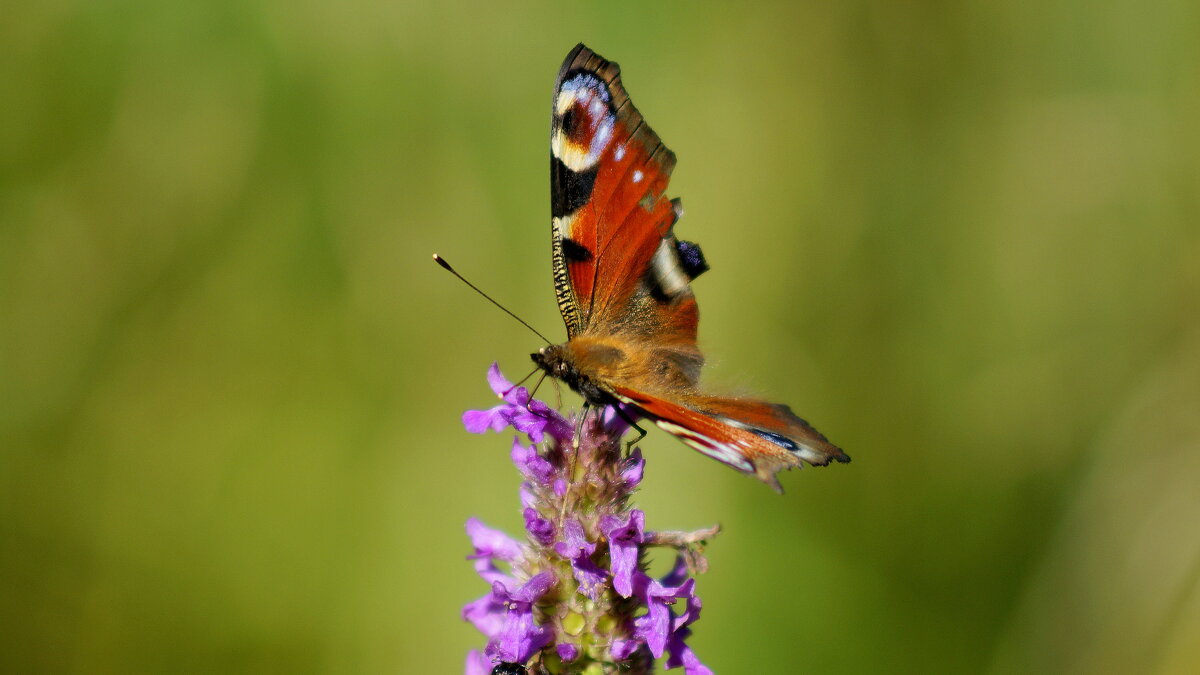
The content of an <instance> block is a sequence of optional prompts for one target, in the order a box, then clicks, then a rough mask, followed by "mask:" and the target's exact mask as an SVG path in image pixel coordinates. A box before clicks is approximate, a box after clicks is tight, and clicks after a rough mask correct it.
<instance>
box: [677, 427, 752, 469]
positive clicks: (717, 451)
mask: <svg viewBox="0 0 1200 675" xmlns="http://www.w3.org/2000/svg"><path fill="white" fill-rule="evenodd" d="M654 423H655V424H657V425H658V428H659V429H662V430H663V431H666V432H667V433H670V434H674V435H676V436H678V437H679V438H680V440H682V441H683V442H684V443H687V444H688V445H689V446H691V447H692V448H693V449H695V450H698V451H699V452H701V453H704V454H705V455H708V456H709V457H712V458H713V459H715V460H717V461H718V462H722V463H724V464H728V465H729V466H732V467H733V468H735V469H737V470H738V471H744V472H746V473H754V465H753V464H751V463H750V461H749V460H747V459H746V458H745V457H744V456H743V455H742V453H741V452H739V451H738V449H737V448H735V447H733V446H730V445H727V444H725V443H719V442H717V441H715V440H713V439H711V438H709V437H708V436H705V435H703V434H700V433H697V432H695V431H692V430H691V429H688V428H686V427H681V426H679V425H678V424H675V423H674V422H668V421H666V420H655V422H654Z"/></svg>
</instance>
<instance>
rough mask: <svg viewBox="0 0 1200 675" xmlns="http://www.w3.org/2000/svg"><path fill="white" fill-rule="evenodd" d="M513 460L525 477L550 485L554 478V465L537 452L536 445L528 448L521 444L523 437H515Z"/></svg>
mask: <svg viewBox="0 0 1200 675" xmlns="http://www.w3.org/2000/svg"><path fill="white" fill-rule="evenodd" d="M512 461H513V464H516V465H517V469H519V470H520V471H521V473H522V474H523V475H524V476H525V478H527V479H529V480H531V481H536V482H537V483H540V484H542V485H548V484H549V483H550V482H551V481H552V480H553V479H554V466H552V465H551V464H550V462H548V461H547V460H546V458H545V457H542V456H541V455H539V454H538V452H537V446H536V445H530V446H529V447H528V448H527V447H525V446H524V445H521V439H519V438H514V439H513V448H512Z"/></svg>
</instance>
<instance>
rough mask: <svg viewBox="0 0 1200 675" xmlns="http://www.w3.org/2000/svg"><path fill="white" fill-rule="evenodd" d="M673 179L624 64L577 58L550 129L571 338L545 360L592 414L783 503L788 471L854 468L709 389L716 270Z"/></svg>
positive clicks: (574, 53) (557, 250)
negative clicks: (607, 409)
mask: <svg viewBox="0 0 1200 675" xmlns="http://www.w3.org/2000/svg"><path fill="white" fill-rule="evenodd" d="M674 166H675V154H674V153H672V152H671V151H670V150H669V149H667V147H666V146H665V145H663V144H662V141H660V140H659V138H658V135H657V134H655V133H654V131H653V130H652V129H651V128H650V126H649V125H647V124H646V122H645V120H643V119H642V115H641V113H639V112H638V110H637V108H635V107H634V105H633V102H632V101H630V100H629V95H628V94H627V93H626V92H625V88H624V87H623V86H622V85H621V77H620V69H619V68H618V67H617V64H615V63H612V62H609V61H605V60H604V59H603V58H601V57H600V56H599V55H597V54H596V53H594V52H592V51H591V50H589V49H588V48H587V47H585V46H584V45H582V44H580V45H577V46H576V47H575V48H574V49H572V50H571V52H570V53H569V54H567V58H566V60H565V61H563V64H562V68H561V69H560V70H559V72H558V79H557V81H556V83H555V87H554V103H553V109H552V116H551V125H550V207H551V236H552V240H553V249H552V260H553V272H554V292H555V294H556V295H557V297H558V306H559V310H560V311H561V312H562V317H563V321H564V322H565V323H566V326H567V337H568V339H567V342H566V343H564V344H561V345H552V346H548V347H544V348H542V349H540V350H539V351H538V352H537V353H536V354H532V355H531V357H532V358H533V361H534V362H535V363H536V364H537V365H538V366H539V367H540V368H541V369H542V370H544V371H545V372H546V373H547V374H549V375H551V376H552V377H555V378H558V379H560V380H562V381H563V382H565V383H566V384H567V385H568V386H570V387H571V388H572V389H574V390H575V391H576V392H578V393H579V394H581V395H582V396H583V397H584V399H585V401H586V402H587V404H588V405H594V406H605V405H617V404H624V409H625V410H626V411H628V412H632V413H635V414H637V415H639V416H641V417H644V418H646V419H649V420H652V421H653V422H654V423H655V424H656V425H657V426H658V427H659V428H661V429H663V430H664V431H667V432H668V433H670V434H673V435H675V436H678V437H679V438H680V440H682V441H683V442H684V443H686V444H688V445H689V446H691V447H693V448H695V449H696V450H699V451H700V452H702V453H704V454H706V455H708V456H710V457H712V458H714V459H716V460H718V461H720V462H723V463H725V464H727V465H729V466H731V467H733V468H734V469H737V470H738V471H742V472H744V473H748V474H753V475H754V476H756V477H758V478H759V479H760V480H762V481H763V482H765V483H767V484H768V485H771V486H772V487H774V488H775V489H776V490H780V486H779V481H778V479H777V478H776V475H775V474H777V473H778V472H779V471H781V470H783V469H790V468H793V467H797V466H802V462H807V463H809V464H812V465H817V466H825V465H827V464H828V463H829V462H830V460H837V461H839V462H849V461H850V458H849V457H848V456H847V455H846V454H845V453H844V452H842V451H841V449H839V448H838V447H837V446H835V445H833V444H832V443H830V442H829V441H828V440H827V439H826V438H825V436H823V435H821V433H820V432H818V431H817V430H816V429H814V428H813V427H812V426H811V425H809V423H808V422H805V421H804V420H802V419H800V418H799V417H797V416H796V415H795V414H793V413H792V411H791V410H790V409H789V408H788V407H787V406H785V405H781V404H778V403H767V402H765V401H759V400H753V399H747V398H732V397H721V396H714V395H711V394H709V393H706V392H704V391H703V390H702V389H701V388H700V387H699V379H700V369H701V366H702V365H703V364H704V357H703V356H702V355H701V354H700V350H699V348H698V347H697V345H696V328H697V325H698V323H699V313H698V310H697V307H696V298H695V296H694V295H693V294H692V289H691V281H692V280H693V279H695V278H696V277H698V276H699V275H700V274H702V273H704V272H705V271H706V270H707V269H708V264H707V263H706V262H705V260H704V254H703V253H702V252H701V251H700V247H699V246H697V245H696V244H694V243H691V242H688V241H684V240H682V239H677V238H676V237H675V234H674V231H673V229H674V225H675V222H676V221H677V220H678V219H679V217H680V216H681V215H682V213H683V209H682V207H681V206H680V202H679V200H678V199H668V198H667V197H666V195H665V191H666V189H667V182H668V180H669V179H670V176H671V170H672V169H673V168H674Z"/></svg>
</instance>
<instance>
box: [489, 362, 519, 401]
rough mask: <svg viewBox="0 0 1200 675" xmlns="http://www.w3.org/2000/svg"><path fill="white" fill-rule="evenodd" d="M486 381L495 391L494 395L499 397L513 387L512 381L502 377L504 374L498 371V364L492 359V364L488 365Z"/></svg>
mask: <svg viewBox="0 0 1200 675" xmlns="http://www.w3.org/2000/svg"><path fill="white" fill-rule="evenodd" d="M487 381H488V386H489V387H491V388H492V391H494V392H496V395H497V396H500V397H503V396H504V395H505V394H506V393H508V391H509V390H510V389H512V388H513V386H512V382H509V381H508V378H506V377H504V375H503V374H502V373H501V372H500V364H499V363H496V362H494V361H493V362H492V365H491V366H489V367H488V372H487Z"/></svg>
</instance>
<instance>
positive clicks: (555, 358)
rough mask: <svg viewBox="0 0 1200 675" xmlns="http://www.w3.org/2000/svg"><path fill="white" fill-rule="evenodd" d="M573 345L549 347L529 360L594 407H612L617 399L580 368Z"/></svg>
mask: <svg viewBox="0 0 1200 675" xmlns="http://www.w3.org/2000/svg"><path fill="white" fill-rule="evenodd" d="M572 346H573V345H572V344H571V343H568V344H563V345H547V346H545V347H542V348H541V349H539V350H537V352H535V353H533V354H530V355H529V358H531V359H533V362H534V363H536V364H537V366H538V368H541V369H542V370H543V371H545V372H546V374H547V375H549V376H550V377H553V378H554V379H556V380H561V381H562V382H565V383H566V385H567V386H568V387H570V388H571V389H573V390H575V391H576V392H577V393H579V395H581V396H583V397H584V398H585V399H587V402H588V403H590V404H592V405H612V404H613V403H615V402H616V401H615V399H614V398H613V397H612V395H611V394H609V393H608V392H606V391H605V390H604V389H603V388H601V386H600V385H599V383H597V382H596V381H595V380H594V379H593V378H591V377H589V376H588V375H587V374H586V373H585V372H583V370H582V369H580V367H579V363H578V358H577V354H576V352H575V350H574V349H572V348H571V347H572Z"/></svg>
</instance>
